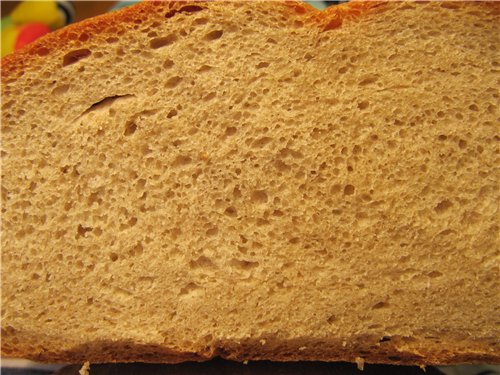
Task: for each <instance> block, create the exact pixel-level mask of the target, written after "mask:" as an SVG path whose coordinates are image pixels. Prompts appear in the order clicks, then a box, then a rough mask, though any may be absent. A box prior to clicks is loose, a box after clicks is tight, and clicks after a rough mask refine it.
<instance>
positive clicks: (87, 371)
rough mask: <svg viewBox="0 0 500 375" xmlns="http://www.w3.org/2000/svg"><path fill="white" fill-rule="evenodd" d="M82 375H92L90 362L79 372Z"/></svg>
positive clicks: (86, 362)
mask: <svg viewBox="0 0 500 375" xmlns="http://www.w3.org/2000/svg"><path fill="white" fill-rule="evenodd" d="M78 373H79V374H80V375H90V362H89V361H85V363H84V364H83V366H82V368H81V369H80V370H79V371H78Z"/></svg>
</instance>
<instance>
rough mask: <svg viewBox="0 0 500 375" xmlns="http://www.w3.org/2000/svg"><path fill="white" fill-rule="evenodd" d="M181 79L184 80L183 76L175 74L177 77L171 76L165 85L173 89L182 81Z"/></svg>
mask: <svg viewBox="0 0 500 375" xmlns="http://www.w3.org/2000/svg"><path fill="white" fill-rule="evenodd" d="M181 81H182V77H179V76H175V77H172V78H170V79H169V80H168V81H167V83H166V84H165V86H166V87H168V88H171V89H172V88H174V87H176V86H177V85H178V84H179V83H181Z"/></svg>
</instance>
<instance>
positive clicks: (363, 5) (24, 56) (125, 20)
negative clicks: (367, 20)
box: [2, 0, 382, 79]
mask: <svg viewBox="0 0 500 375" xmlns="http://www.w3.org/2000/svg"><path fill="white" fill-rule="evenodd" d="M381 4H382V3H380V2H359V3H358V2H353V3H347V4H345V5H343V6H341V7H335V8H329V10H327V11H325V12H320V11H318V10H317V9H316V8H313V7H312V6H311V5H308V4H305V3H302V2H298V1H287V2H286V5H287V6H289V7H290V8H292V9H293V10H294V11H295V12H297V13H300V14H303V13H312V15H313V18H314V19H315V20H316V21H317V22H318V25H320V26H321V27H326V29H327V30H328V29H331V28H334V27H333V26H335V25H338V26H340V24H341V23H342V20H343V19H349V18H354V17H357V16H359V15H360V14H362V13H363V12H365V11H367V10H370V9H372V8H375V7H377V6H380V5H381ZM218 5H220V2H214V3H212V2H210V3H209V2H206V1H196V0H194V1H192V0H190V1H146V2H142V3H139V4H137V5H135V6H132V7H128V8H125V9H122V10H119V11H116V12H112V13H108V14H104V15H101V16H97V17H94V18H90V19H87V20H84V21H82V22H79V23H75V24H72V25H69V26H67V27H65V28H63V29H60V30H57V31H55V32H52V33H50V34H47V35H46V36H44V37H42V38H40V39H38V40H36V41H35V42H33V43H31V44H29V45H28V46H26V47H25V48H23V49H22V50H19V51H16V52H15V53H12V54H10V55H7V56H5V57H4V58H2V79H10V78H15V77H17V76H21V75H22V74H23V70H24V69H25V67H26V66H29V65H30V64H31V63H32V62H33V61H34V60H37V59H40V58H43V57H44V56H47V55H50V54H52V53H54V51H57V50H66V49H77V48H82V46H84V45H86V44H88V41H89V40H91V39H92V38H93V37H95V36H102V35H103V34H109V35H110V36H112V35H116V34H118V35H120V34H121V33H123V32H125V30H127V29H132V28H133V27H134V25H136V24H137V23H140V22H142V21H143V20H144V19H145V18H149V17H152V16H153V17H158V18H159V19H163V20H165V19H170V18H172V17H173V16H174V15H175V14H176V13H177V12H183V11H186V12H193V11H194V12H196V11H200V10H202V9H204V8H207V7H213V6H218ZM335 27H337V26H335Z"/></svg>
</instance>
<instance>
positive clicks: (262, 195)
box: [251, 190, 267, 203]
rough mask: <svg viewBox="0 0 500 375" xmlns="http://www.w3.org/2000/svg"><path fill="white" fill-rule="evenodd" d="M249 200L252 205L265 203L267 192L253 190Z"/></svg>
mask: <svg viewBox="0 0 500 375" xmlns="http://www.w3.org/2000/svg"><path fill="white" fill-rule="evenodd" d="M251 199H252V202H253V203H266V202H267V192H266V191H265V190H255V191H254V192H252V196H251Z"/></svg>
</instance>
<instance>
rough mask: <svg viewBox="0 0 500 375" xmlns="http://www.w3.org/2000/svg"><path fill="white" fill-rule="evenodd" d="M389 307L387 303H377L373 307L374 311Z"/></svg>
mask: <svg viewBox="0 0 500 375" xmlns="http://www.w3.org/2000/svg"><path fill="white" fill-rule="evenodd" d="M386 307H389V304H388V303H387V302H383V301H381V302H377V303H376V304H375V305H373V306H372V309H383V308H386Z"/></svg>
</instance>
